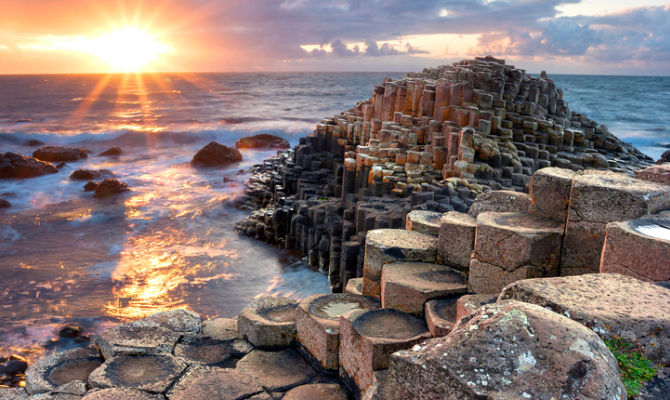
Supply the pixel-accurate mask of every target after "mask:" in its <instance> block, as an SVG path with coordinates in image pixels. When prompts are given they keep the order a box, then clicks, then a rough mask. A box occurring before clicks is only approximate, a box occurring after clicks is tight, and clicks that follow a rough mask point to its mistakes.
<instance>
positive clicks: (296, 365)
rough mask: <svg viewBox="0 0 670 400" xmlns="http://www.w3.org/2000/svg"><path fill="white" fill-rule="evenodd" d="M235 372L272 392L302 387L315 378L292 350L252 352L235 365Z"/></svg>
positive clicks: (312, 371) (310, 368)
mask: <svg viewBox="0 0 670 400" xmlns="http://www.w3.org/2000/svg"><path fill="white" fill-rule="evenodd" d="M236 370H237V372H240V373H242V374H244V375H248V376H250V377H252V378H254V379H255V380H256V381H258V382H259V383H260V385H261V386H263V387H264V388H265V389H266V390H268V391H272V392H275V391H285V390H288V389H290V388H293V387H295V386H299V385H304V384H306V383H309V382H311V381H312V379H314V377H315V376H316V373H315V372H314V370H313V369H312V367H311V366H309V364H307V362H305V360H304V359H303V358H302V357H301V356H300V354H298V352H297V351H295V350H293V349H286V350H281V351H263V350H254V351H252V352H251V353H249V354H247V355H246V356H244V358H242V359H241V360H240V361H239V362H238V363H237V367H236Z"/></svg>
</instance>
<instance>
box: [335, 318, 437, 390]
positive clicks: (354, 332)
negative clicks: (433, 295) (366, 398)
mask: <svg viewBox="0 0 670 400" xmlns="http://www.w3.org/2000/svg"><path fill="white" fill-rule="evenodd" d="M340 335H341V336H340V337H341V343H340V377H341V378H343V379H344V381H345V383H346V384H347V385H348V386H349V387H350V389H351V390H352V391H353V392H354V393H357V394H364V393H365V391H366V390H367V389H368V388H369V387H370V385H372V383H373V381H374V371H378V370H380V369H386V368H388V366H389V357H390V356H391V354H392V353H394V352H396V351H398V350H401V349H406V348H409V347H411V346H412V345H414V344H415V343H418V342H420V341H422V340H426V339H428V338H430V332H428V330H427V328H426V324H425V323H424V322H423V321H422V320H420V319H418V318H416V317H414V316H412V315H409V314H406V313H403V312H400V311H397V310H391V309H383V310H358V311H352V312H350V313H348V314H345V315H343V316H342V317H341V318H340Z"/></svg>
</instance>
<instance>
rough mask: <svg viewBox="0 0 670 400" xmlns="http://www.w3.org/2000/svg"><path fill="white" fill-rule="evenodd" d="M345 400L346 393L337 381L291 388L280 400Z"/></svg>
mask: <svg viewBox="0 0 670 400" xmlns="http://www.w3.org/2000/svg"><path fill="white" fill-rule="evenodd" d="M317 399H318V400H347V393H346V392H345V391H344V390H343V389H342V387H341V386H340V385H338V384H337V383H314V384H311V385H303V386H298V387H296V388H293V389H291V390H289V391H288V392H286V394H285V395H284V397H282V400H317Z"/></svg>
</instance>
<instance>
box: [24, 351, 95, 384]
mask: <svg viewBox="0 0 670 400" xmlns="http://www.w3.org/2000/svg"><path fill="white" fill-rule="evenodd" d="M103 361H104V360H103V359H102V358H101V357H100V355H99V354H98V352H97V351H96V350H95V349H91V348H78V349H74V350H69V351H65V352H61V353H55V354H52V355H50V356H46V357H42V358H40V359H39V360H37V361H36V362H35V363H33V364H31V365H30V366H29V367H28V369H27V370H26V391H27V392H28V393H30V394H33V395H34V394H38V393H47V392H52V391H57V389H58V388H59V387H61V386H62V385H66V384H68V383H72V382H81V383H84V382H87V381H88V376H89V374H90V373H91V372H92V371H93V370H94V369H96V368H98V367H99V366H100V365H101V364H102V363H103ZM71 394H72V393H71ZM74 394H77V393H74ZM79 394H83V393H79Z"/></svg>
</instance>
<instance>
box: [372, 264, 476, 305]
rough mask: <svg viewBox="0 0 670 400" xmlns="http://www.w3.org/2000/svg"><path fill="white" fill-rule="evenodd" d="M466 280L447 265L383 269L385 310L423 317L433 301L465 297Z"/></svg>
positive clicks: (407, 265)
mask: <svg viewBox="0 0 670 400" xmlns="http://www.w3.org/2000/svg"><path fill="white" fill-rule="evenodd" d="M467 289H468V285H467V282H466V280H465V279H464V277H463V276H462V275H461V274H460V273H459V272H458V271H456V270H453V269H451V268H449V267H447V266H446V265H439V264H429V263H415V262H398V263H393V264H386V265H385V266H384V268H383V269H382V289H381V290H382V292H381V293H382V296H381V297H382V307H383V308H392V309H394V310H399V311H403V312H406V313H409V314H413V315H416V316H423V309H424V304H425V303H426V301H428V300H430V299H435V298H438V297H448V296H453V295H458V294H465V292H467Z"/></svg>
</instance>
